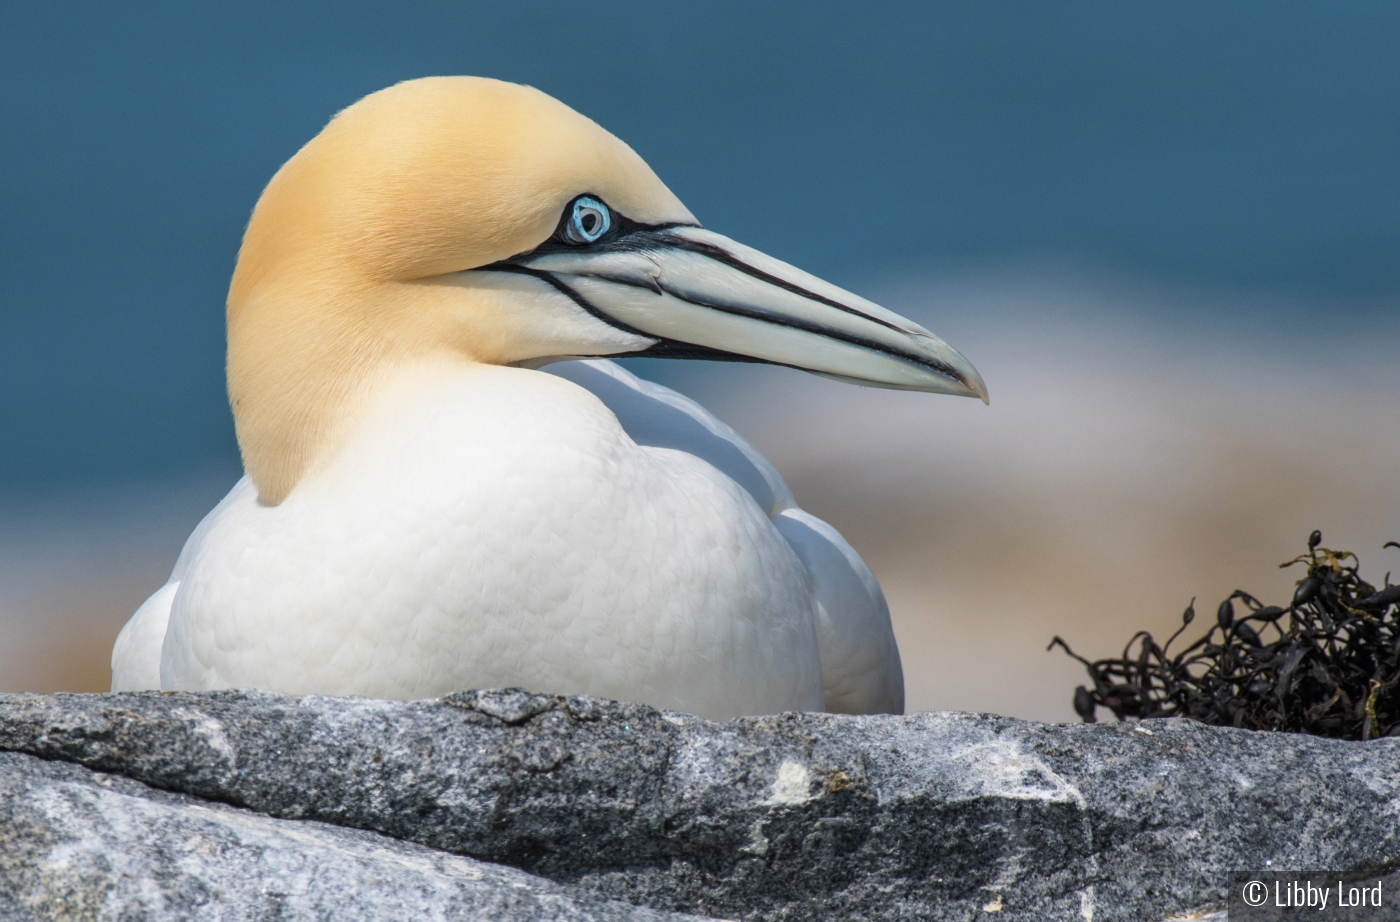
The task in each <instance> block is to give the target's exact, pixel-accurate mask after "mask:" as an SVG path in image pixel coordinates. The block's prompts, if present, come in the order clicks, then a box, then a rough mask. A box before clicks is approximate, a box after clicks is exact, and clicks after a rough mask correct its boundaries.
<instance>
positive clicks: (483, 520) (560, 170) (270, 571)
mask: <svg viewBox="0 0 1400 922" xmlns="http://www.w3.org/2000/svg"><path fill="white" fill-rule="evenodd" d="M227 334H228V357H227V375H228V394H229V403H230V407H231V409H232V412H233V417H234V424H235V430H236V434H237V438H238V445H239V449H240V453H241V456H242V460H243V469H244V472H245V473H244V476H243V477H242V479H240V480H239V481H238V482H237V484H236V485H235V486H234V487H233V489H232V490H231V492H230V493H229V494H228V495H227V496H226V497H225V498H224V499H223V500H222V501H221V502H220V503H219V504H218V505H217V506H216V507H215V508H214V509H213V510H212V511H211V512H210V513H209V514H208V515H207V516H206V517H205V518H204V520H203V521H202V522H201V523H200V524H199V525H198V527H197V528H196V529H195V531H194V532H193V533H192V535H191V536H190V538H189V539H188V541H187V542H186V544H185V546H184V548H183V550H182V551H181V553H180V555H179V557H178V559H177V561H176V563H175V567H174V570H173V572H172V574H171V577H170V580H169V581H168V582H167V583H166V584H165V585H164V586H163V587H161V588H160V589H159V590H157V591H156V592H155V593H154V594H153V595H152V596H151V597H150V598H149V599H148V600H147V601H146V602H145V603H144V604H143V605H142V606H141V607H140V608H139V609H138V610H137V611H136V613H135V614H134V615H133V616H132V618H131V620H130V621H129V622H128V623H127V624H126V626H125V627H124V628H123V629H122V631H121V633H120V634H119V636H118V638H117V641H116V643H115V646H114V648H113V654H112V689H113V690H114V691H136V690H148V689H162V690H186V691H206V690H217V689H230V688H259V689H265V690H269V691H274V692H281V693H285V694H288V695H309V694H326V695H358V696H365V697H370V698H388V699H418V698H431V697H437V696H442V695H446V694H448V693H450V692H453V691H458V690H463V689H468V688H506V687H521V688H527V689H530V690H532V691H535V692H540V693H550V694H563V695H596V696H601V697H606V698H611V699H616V700H622V701H632V702H640V703H644V704H648V705H651V706H654V707H658V708H667V709H673V710H677V711H683V712H688V713H692V714H696V715H699V716H701V717H705V718H709V719H716V720H721V719H729V718H733V717H738V716H744V715H761V714H776V713H781V712H786V711H823V710H825V711H828V712H834V713H902V712H903V707H904V684H903V672H902V666H901V663H900V658H899V652H898V646H897V643H896V640H895V637H894V632H893V629H892V627H891V622H890V616H889V609H888V606H887V604H886V602H885V599H884V597H883V594H882V593H881V590H880V587H879V584H878V582H877V581H876V579H875V577H874V576H873V575H872V573H871V571H870V570H869V568H868V567H867V566H866V565H865V563H864V562H863V561H862V560H861V558H860V556H859V555H858V554H857V553H856V552H855V551H854V550H853V549H852V548H851V546H850V545H849V544H848V543H847V542H846V541H845V540H844V539H842V537H841V536H840V534H839V533H838V532H837V531H836V530H835V529H834V528H832V527H831V526H830V525H828V524H827V523H825V522H823V521H821V520H820V519H818V518H816V517H815V516H812V515H810V514H809V513H807V512H805V511H804V510H802V509H801V508H799V507H798V505H797V504H796V502H795V501H794V499H793V496H792V493H791V491H790V490H789V489H788V487H787V485H786V484H785V483H784V482H783V480H782V478H781V476H780V475H779V474H778V472H777V471H776V470H775V469H774V467H773V466H772V465H771V464H770V463H769V462H768V461H767V460H765V459H764V458H763V456H762V455H760V454H759V453H758V451H756V450H755V449H754V448H753V447H752V446H751V445H750V444H749V443H748V442H747V441H745V440H744V439H743V438H742V437H741V436H740V435H738V434H737V433H736V432H735V431H734V430H733V429H731V428H730V427H728V426H727V425H725V424H724V423H723V422H721V421H720V420H718V419H717V418H716V417H715V416H713V415H712V414H710V413H709V412H708V411H706V410H705V409H704V408H702V407H701V406H700V405H699V404H697V403H695V402H694V401H692V400H690V399H688V398H686V397H684V396H682V395H681V394H679V393H677V392H675V391H672V390H670V389H667V388H665V387H662V386H660V385H658V384H655V383H652V382H648V381H644V380H641V379H639V378H637V377H636V376H634V375H632V374H631V373H630V372H628V371H626V370H625V369H623V368H622V367H621V366H619V365H617V364H616V363H615V362H614V361H613V360H612V358H610V357H639V356H640V357H664V358H675V359H709V360H722V361H731V362H732V361H748V362H762V363H769V364H774V365H781V366H787V367H790V368H793V369H799V370H803V371H807V372H812V373H815V374H818V375H823V376H826V377H828V378H835V379H838V380H841V381H846V382H851V383H855V384H861V385H869V386H876V387H883V388H895V389H905V390H914V391H925V392H930V393H942V394H952V395H959V396H970V397H977V398H980V399H982V400H983V401H984V402H986V401H987V389H986V386H985V384H984V383H983V381H982V378H981V377H980V375H979V374H978V373H977V371H976V369H975V368H974V367H973V366H972V364H971V363H970V362H969V361H968V360H967V359H966V358H964V357H963V356H962V355H961V354H960V353H959V352H957V351H956V350H955V349H953V348H952V347H951V346H949V345H948V344H947V343H945V342H944V341H943V340H941V339H939V338H938V337H936V336H934V335H933V334H932V333H930V332H929V331H928V330H926V329H924V328H923V327H921V326H919V325H918V324H915V323H913V322H912V321H910V320H908V319H905V318H904V317H901V316H899V315H898V314H896V313H894V312H892V311H889V310H887V309H885V308H883V307H880V306H878V305H876V304H874V303H872V302H870V301H867V300H865V299H864V298H861V297H859V296H857V295H854V294H852V293H850V292H847V291H845V290H843V289H841V288H838V287H837V286H835V285H832V284H830V283H828V282H825V281H822V280H821V279H819V278H816V277H814V276H812V275H809V274H807V273H805V272H803V271H801V270H799V269H797V268H795V267H793V266H791V265H788V264H787V263H784V262H782V261H780V260H777V259H775V258H773V257H770V256H767V255H765V254H763V253H761V252H759V251H757V250H754V249H751V248H749V247H746V246H743V245H742V244H739V243H737V242H735V241H733V240H731V239H729V238H727V237H724V236H722V235H720V234H718V233H715V232H713V231H710V230H708V229H706V228H704V227H702V226H701V224H700V222H699V221H697V220H696V218H695V216H694V215H693V214H692V213H691V212H690V211H689V210H688V209H687V208H686V207H685V206H684V205H683V204H682V203H681V201H680V200H679V199H678V198H677V197H676V196H675V195H674V194H673V193H672V192H671V190H670V189H669V188H667V186H666V185H665V184H664V183H662V181H661V179H660V178H659V177H658V176H657V175H656V174H655V173H654V172H653V171H652V169H651V168H650V167H649V166H648V165H647V164H646V163H645V162H644V161H643V160H642V158H641V157H640V156H638V155H637V154H636V153H635V152H634V151H633V150H632V148H630V147H629V146H627V145H626V144H625V143H624V142H622V141H621V140H619V139H618V138H616V137H615V136H613V135H612V134H611V133H609V132H608V131H606V130H605V129H603V128H602V127H600V126H599V125H598V124H597V123H595V122H594V121H592V120H590V119H589V118H587V117H585V116H583V115H581V114H579V113H578V112H576V111H574V110H573V109H572V108H570V107H568V106H567V105H565V104H564V103H562V102H560V101H558V100H556V99H554V98H553V97H551V96H549V95H547V94H546V93H544V92H542V91H540V90H537V89H534V88H531V87H527V86H522V85H518V84H514V83H508V82H504V81H499V80H494V79H489V78H482V77H427V78H420V79H415V80H409V81H406V82H403V83H399V84H396V85H394V86H391V87H389V88H387V89H383V90H380V91H378V92H376V93H373V94H371V95H369V96H367V97H365V98H363V99H361V100H360V101H358V102H356V103H354V104H353V105H351V106H349V107H348V108H346V109H344V110H342V111H341V112H339V113H338V114H336V115H335V116H334V117H332V119H331V120H330V122H329V123H328V124H327V125H326V126H325V128H324V129H323V130H322V131H321V132H320V133H319V134H318V135H316V136H315V137H314V138H313V139H312V140H311V141H309V142H308V143H307V144H306V145H305V146H304V147H302V148H301V149H300V150H299V151H298V152H297V153H296V154H295V155H294V156H293V157H292V158H291V159H290V160H289V161H287V163H285V164H284V165H283V166H282V167H281V168H280V169H279V170H278V171H277V172H276V174H275V175H274V176H273V178H272V179H271V181H270V182H269V183H268V185H267V187H266V189H265V190H264V191H263V193H262V195H261V196H260V198H259V199H258V201H257V204H256V205H255V207H254V209H253V213H252V216H251V218H250V219H249V222H248V225H247V228H246V231H245V234H244V237H243V241H242V245H241V247H240V249H239V253H238V260H237V263H236V266H235V269H234V273H233V278H232V282H231V284H230V287H229V294H228V300H227Z"/></svg>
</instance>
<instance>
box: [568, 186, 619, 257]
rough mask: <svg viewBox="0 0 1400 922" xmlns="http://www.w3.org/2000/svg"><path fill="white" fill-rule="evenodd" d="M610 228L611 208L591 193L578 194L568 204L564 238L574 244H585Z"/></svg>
mask: <svg viewBox="0 0 1400 922" xmlns="http://www.w3.org/2000/svg"><path fill="white" fill-rule="evenodd" d="M611 229H612V210H611V209H609V208H608V206H607V205H605V204H603V202H602V201H601V200H599V199H596V198H594V197H593V196H591V195H580V196H579V197H578V198H576V199H574V200H573V203H572V204H570V205H569V215H568V218H567V219H566V220H565V221H564V239H565V240H566V241H568V242H569V243H572V244H574V245H575V246H587V245H588V244H590V243H597V242H598V240H599V239H600V238H601V237H602V236H603V235H604V234H606V233H607V232H608V231H609V230H611Z"/></svg>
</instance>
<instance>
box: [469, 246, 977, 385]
mask: <svg viewBox="0 0 1400 922" xmlns="http://www.w3.org/2000/svg"><path fill="white" fill-rule="evenodd" d="M486 268H487V269H489V270H490V271H494V272H515V273H518V274H520V275H529V276H533V277H534V278H537V279H540V280H541V281H543V282H545V283H546V284H548V285H550V286H551V287H553V288H554V289H555V290H556V291H558V292H559V293H560V294H563V295H565V296H567V297H568V298H569V300H571V301H573V302H574V303H575V304H577V305H578V306H579V307H581V308H583V309H584V310H585V311H587V312H588V313H589V314H590V315H592V316H593V317H596V318H597V319H599V320H601V321H602V322H604V323H606V324H608V325H609V326H612V327H615V328H617V329H619V330H622V331H623V332H625V333H631V334H633V335H635V336H641V337H643V338H645V339H651V340H655V341H656V343H657V345H655V346H651V347H649V348H647V349H645V350H642V351H640V352H631V353H627V355H628V356H654V357H657V358H697V359H711V360H717V361H730V362H755V363H761V364H766V365H788V363H786V362H774V361H770V360H769V359H760V358H756V357H754V356H746V355H742V354H740V353H732V352H726V351H724V350H720V349H712V348H710V347H708V346H699V345H696V344H694V343H685V342H681V341H680V340H673V339H667V338H666V337H664V336H658V335H656V334H655V333H648V332H646V331H645V330H639V329H637V328H636V327H633V326H631V325H629V324H626V323H623V322H622V321H620V320H618V319H617V318H616V317H613V316H611V315H609V314H608V313H606V312H604V311H602V310H600V309H599V308H597V307H595V306H594V305H593V303H592V302H591V301H589V300H588V299H587V298H585V297H584V296H583V295H581V294H579V293H578V292H577V291H575V290H574V289H573V288H571V287H570V286H569V284H568V283H567V282H565V281H564V280H563V279H561V278H559V277H558V276H556V275H555V274H554V273H552V272H547V271H545V270H543V269H532V268H530V267H529V266H522V265H520V264H519V263H497V264H495V265H492V266H489V267H486ZM588 277H589V278H595V279H598V280H600V281H605V282H610V283H612V284H616V285H628V286H631V287H634V288H645V289H647V290H652V291H657V293H658V294H660V293H661V290H664V291H665V293H666V294H669V295H670V296H671V297H673V298H676V299H677V300H680V301H684V302H686V303H687V304H694V305H695V306H696V307H705V308H709V309H710V310H715V311H719V312H721V313H725V314H731V315H734V316H737V317H747V318H748V319H750V320H758V321H760V322H763V323H771V324H774V325H775V326H785V327H789V328H791V329H794V330H801V331H802V332H804V333H812V334H813V335H816V336H825V337H827V338H828V339H835V340H840V341H841V342H847V343H850V344H851V345H853V346H859V347H861V348H862V349H869V350H871V351H872V352H880V353H883V354H885V355H888V356H890V357H891V358H896V359H900V360H901V361H905V362H910V363H912V364H914V365H919V366H921V367H923V368H928V369H930V370H932V371H935V372H937V373H938V374H940V375H942V376H943V377H945V378H948V379H950V380H953V381H956V382H958V383H959V384H961V385H963V386H964V387H969V388H970V387H972V384H971V383H970V382H968V381H965V380H963V378H962V376H961V375H959V374H958V373H957V371H956V370H955V369H954V368H952V367H951V366H948V365H945V364H943V363H942V362H939V361H936V360H933V359H927V358H924V357H923V356H920V355H913V354H910V353H906V352H901V351H899V350H897V349H894V348H892V347H890V346H887V345H885V344H884V343H877V342H873V341H871V340H868V339H863V338H861V337H859V336H856V335H855V334H853V333H847V332H845V331H844V330H833V329H830V328H828V327H824V326H821V325H819V324H815V323H806V322H803V321H800V320H795V319H793V318H790V317H782V316H774V315H771V314H764V313H760V312H758V311H753V310H749V309H748V308H745V307H743V306H742V305H737V304H725V303H720V302H709V301H701V300H697V299H696V298H693V297H689V296H687V295H684V294H681V293H680V292H678V291H676V290H674V289H672V288H670V287H669V286H667V285H666V284H665V282H664V281H660V280H655V279H653V280H652V281H655V282H656V287H653V286H652V285H648V284H643V283H639V282H637V281H635V280H632V279H619V278H614V277H612V276H609V275H603V274H601V273H600V274H597V275H590V276H588ZM658 289H660V290H658ZM859 316H861V317H866V315H865V314H860V315H859ZM867 319H873V318H867ZM887 325H888V324H887ZM894 329H898V328H897V327H896V328H894ZM899 332H900V333H904V335H906V336H907V335H909V334H908V333H906V332H905V331H904V330H899ZM788 367H792V368H797V367H798V366H795V365H790V366H788ZM799 370H803V371H805V370H807V369H799Z"/></svg>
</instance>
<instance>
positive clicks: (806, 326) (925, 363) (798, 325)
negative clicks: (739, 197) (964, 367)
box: [594, 270, 972, 388]
mask: <svg viewBox="0 0 1400 922" xmlns="http://www.w3.org/2000/svg"><path fill="white" fill-rule="evenodd" d="M754 271H755V272H758V270H754ZM763 274H765V275H766V273H763ZM755 277H758V276H755ZM594 278H606V279H607V280H608V281H616V280H615V279H611V278H607V277H606V276H601V275H599V276H594ZM658 284H659V285H660V286H661V287H662V288H664V289H665V290H666V293H667V294H669V295H670V296H671V297H673V298H676V299H678V300H681V301H685V302H686V303H687V304H694V305H695V306H696V307H707V308H709V309H710V310H714V311H719V312H721V313H724V314H733V315H734V316H737V317H748V318H749V319H750V320H759V321H762V322H764V323H771V324H774V325H775V326H783V327H790V328H791V329H794V330H801V331H803V332H804V333H812V334H814V335H817V336H825V337H826V338H827V339H835V340H840V341H841V342H846V343H850V344H851V345H853V346H860V347H861V348H862V349H869V350H870V351H872V352H881V353H884V354H885V355H888V356H890V357H891V358H896V359H901V360H903V361H906V362H912V363H913V364H915V365H920V366H922V367H924V368H928V369H931V370H933V371H936V372H937V373H938V374H940V375H942V376H943V377H945V378H950V379H952V380H954V381H956V382H958V383H959V384H961V385H963V386H964V387H969V388H970V387H972V384H971V383H970V382H968V381H964V380H963V378H962V376H961V375H959V374H958V373H957V371H956V370H955V369H954V368H953V367H952V366H950V365H945V364H943V363H942V362H940V361H937V360H936V359H929V358H925V357H924V356H921V355H914V354H911V353H907V352H902V351H900V350H898V349H896V348H894V347H892V346H888V345H886V344H884V343H877V342H875V341H873V340H869V339H865V338H863V337H861V336H857V335H856V334H854V333H847V332H846V331H845V330H834V329H831V328H830V327H824V326H822V325H820V324H816V323H808V322H806V321H803V320H798V319H796V318H793V317H783V316H781V315H776V316H775V315H772V314H765V313H761V312H758V311H753V310H750V309H748V308H746V307H744V306H743V305H739V304H726V303H722V302H717V301H701V300H698V299H696V298H694V297H690V296H688V295H684V294H681V293H680V292H678V291H676V290H675V289H674V288H671V287H669V286H668V285H667V284H666V283H665V281H664V280H658ZM793 290H796V291H797V292H799V293H800V291H801V289H800V288H797V286H793ZM823 303H826V304H833V302H831V301H826V300H823ZM846 310H850V309H849V308H846ZM852 313H857V314H858V316H860V317H864V318H866V319H867V320H875V318H874V317H870V316H869V315H867V314H860V313H858V312H855V311H852ZM876 322H877V323H878V322H879V321H876ZM883 326H887V327H888V326H890V325H889V324H883ZM890 328H891V329H893V330H896V331H898V332H899V333H902V334H904V335H905V336H908V335H909V334H908V332H907V331H905V330H900V329H899V328H898V327H890ZM642 335H643V336H650V335H651V334H649V333H643V334H642ZM775 364H780V363H775Z"/></svg>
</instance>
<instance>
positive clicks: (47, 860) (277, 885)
mask: <svg viewBox="0 0 1400 922" xmlns="http://www.w3.org/2000/svg"><path fill="white" fill-rule="evenodd" d="M86 918H94V919H96V918H102V919H118V918H120V919H148V920H166V919H168V920H172V922H174V920H186V919H194V918H198V919H250V920H251V919H269V918H278V919H327V920H330V919H336V920H340V919H443V920H447V919H461V920H468V919H470V920H481V922H501V920H511V922H516V920H519V922H525V920H531V922H535V920H539V922H544V920H551V922H553V920H562V919H569V920H575V919H577V920H588V922H644V920H645V922H663V920H682V919H695V918H696V917H694V916H678V915H673V914H671V913H660V912H654V911H652V910H648V909H643V908H639V907H636V906H630V905H628V904H626V903H618V902H614V901H611V900H604V899H601V898H599V897H597V896H594V895H592V894H589V893H585V892H580V891H577V890H574V889H571V888H568V887H561V886H559V885H557V884H551V883H549V882H548V881H544V880H541V879H540V878H538V877H533V876H531V875H529V874H526V873H524V872H522V871H517V870H515V869H513V868H505V867H501V866H499V865H493V864H487V863H485V862H481V861H473V860H472V859H470V858H463V857H459V856H457V855H449V854H447V853H445V852H441V851H436V850H434V849H430V848H425V847H423V846H421V845H414V844H412V843H408V842H400V841H398V840H396V839H391V838H389V837H387V836H382V835H379V834H377V833H372V832H362V831H360V830H357V829H345V828H341V827H338V826H330V825H326V824H324V823H316V822H295V821H292V820H279V819H271V818H269V817H266V816H260V815H258V814H256V813H251V812H249V811H247V810H239V809H236V808H233V807H228V806H224V805H222V804H214V803H209V802H208V801H201V800H198V799H196V798H193V797H188V796H185V795H180V794H168V793H164V792H161V791H156V790H153V789H151V788H149V787H147V786H145V785H143V784H139V783H137V782H135V781H130V780H128V779H125V778H121V777H113V776H111V775H106V774H103V773H100V772H94V771H89V770H87V769H83V768H79V767H77V766H74V765H64V764H62V763H53V762H46V761H43V760H40V759H37V758H34V757H33V756H26V755H19V754H15V753H0V919H4V920H7V922H8V920H20V919H86Z"/></svg>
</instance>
